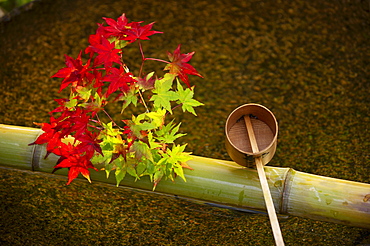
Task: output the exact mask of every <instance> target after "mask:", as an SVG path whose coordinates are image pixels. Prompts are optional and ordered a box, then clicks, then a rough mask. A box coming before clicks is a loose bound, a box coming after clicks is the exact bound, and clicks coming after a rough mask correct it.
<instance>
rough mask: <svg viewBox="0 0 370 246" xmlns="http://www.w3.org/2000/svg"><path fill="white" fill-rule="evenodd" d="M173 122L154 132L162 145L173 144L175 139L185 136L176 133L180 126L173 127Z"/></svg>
mask: <svg viewBox="0 0 370 246" xmlns="http://www.w3.org/2000/svg"><path fill="white" fill-rule="evenodd" d="M173 122H174V120H172V121H171V122H170V123H168V124H167V125H165V126H163V127H162V128H161V129H160V130H158V131H156V132H155V133H156V135H157V137H156V138H157V139H158V140H159V141H161V142H163V143H173V142H174V141H175V140H176V139H177V138H179V137H182V136H185V135H186V134H184V133H177V132H178V131H179V128H180V125H181V123H180V124H178V125H177V126H175V124H173Z"/></svg>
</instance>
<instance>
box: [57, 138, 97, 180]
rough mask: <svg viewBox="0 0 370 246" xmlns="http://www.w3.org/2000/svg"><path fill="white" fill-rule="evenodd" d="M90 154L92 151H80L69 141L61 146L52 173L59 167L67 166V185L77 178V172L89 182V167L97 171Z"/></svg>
mask: <svg viewBox="0 0 370 246" xmlns="http://www.w3.org/2000/svg"><path fill="white" fill-rule="evenodd" d="M92 155H93V152H81V150H79V149H78V145H77V147H76V146H73V145H72V144H70V143H69V144H68V145H65V147H64V148H63V151H62V156H61V157H60V158H59V160H58V162H57V165H56V166H55V167H54V171H53V173H54V172H55V171H56V170H58V169H60V168H68V169H69V171H68V182H67V185H69V184H70V183H71V182H72V181H73V180H74V179H75V178H77V176H78V174H79V173H81V174H82V176H84V177H85V178H86V179H87V180H89V182H91V180H90V171H89V168H91V169H94V170H96V171H98V170H97V169H96V168H95V167H94V166H93V165H92V163H91V161H90V159H91V157H92Z"/></svg>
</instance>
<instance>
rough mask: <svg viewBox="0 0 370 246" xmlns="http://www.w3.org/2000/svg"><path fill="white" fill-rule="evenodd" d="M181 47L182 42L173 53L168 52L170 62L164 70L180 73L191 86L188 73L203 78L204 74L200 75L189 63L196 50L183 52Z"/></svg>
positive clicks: (180, 76) (181, 77) (183, 79)
mask: <svg viewBox="0 0 370 246" xmlns="http://www.w3.org/2000/svg"><path fill="white" fill-rule="evenodd" d="M180 48H181V44H179V45H178V46H177V48H176V49H175V51H174V52H173V53H170V52H167V54H168V59H169V60H170V63H169V64H167V65H166V67H165V68H164V70H170V73H172V74H176V75H178V76H179V78H180V79H181V80H182V81H183V82H184V83H185V84H186V85H187V86H188V87H189V88H190V87H191V86H190V83H189V77H188V74H189V75H196V76H199V77H201V78H203V76H202V75H200V73H198V71H197V70H195V68H194V67H193V66H192V65H190V64H188V62H189V61H190V59H191V58H192V57H193V55H194V53H195V52H194V51H193V52H191V53H187V54H181V52H180Z"/></svg>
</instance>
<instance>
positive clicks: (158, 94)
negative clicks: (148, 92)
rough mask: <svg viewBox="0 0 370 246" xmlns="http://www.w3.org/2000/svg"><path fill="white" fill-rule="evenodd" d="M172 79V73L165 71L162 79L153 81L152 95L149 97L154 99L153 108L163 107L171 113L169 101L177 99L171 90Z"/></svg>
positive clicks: (173, 77) (151, 99)
mask: <svg viewBox="0 0 370 246" xmlns="http://www.w3.org/2000/svg"><path fill="white" fill-rule="evenodd" d="M174 79H175V75H174V74H169V73H167V74H165V75H164V77H163V78H162V79H157V80H156V81H155V83H154V89H153V93H154V95H153V96H152V97H151V98H150V101H154V108H156V109H160V108H164V109H166V110H167V111H168V112H170V113H171V114H172V110H171V101H176V100H178V99H179V98H178V95H177V94H176V92H174V91H172V90H171V88H172V84H173V80H174Z"/></svg>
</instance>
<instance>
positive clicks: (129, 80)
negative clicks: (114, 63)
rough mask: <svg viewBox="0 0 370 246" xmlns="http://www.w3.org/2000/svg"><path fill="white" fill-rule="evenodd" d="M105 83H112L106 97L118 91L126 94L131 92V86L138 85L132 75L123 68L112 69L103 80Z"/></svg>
mask: <svg viewBox="0 0 370 246" xmlns="http://www.w3.org/2000/svg"><path fill="white" fill-rule="evenodd" d="M103 81H106V82H110V84H109V87H108V91H107V92H106V97H108V96H109V95H110V94H112V93H113V92H115V91H117V90H118V89H119V90H120V91H122V92H124V93H126V92H128V91H129V90H130V85H131V84H134V83H136V80H135V79H134V78H133V74H132V73H130V72H129V73H127V72H126V70H125V69H124V68H123V66H120V68H119V69H117V68H115V67H112V68H111V69H109V73H108V74H107V75H106V76H105V77H104V78H103Z"/></svg>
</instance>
